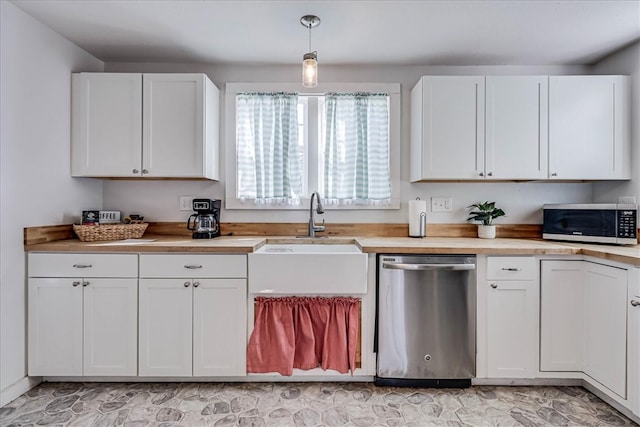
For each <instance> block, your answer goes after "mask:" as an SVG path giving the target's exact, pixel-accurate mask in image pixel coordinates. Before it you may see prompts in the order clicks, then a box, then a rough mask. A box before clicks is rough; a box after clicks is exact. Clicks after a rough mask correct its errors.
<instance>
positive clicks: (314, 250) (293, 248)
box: [254, 243, 362, 254]
mask: <svg viewBox="0 0 640 427" xmlns="http://www.w3.org/2000/svg"><path fill="white" fill-rule="evenodd" d="M254 253H256V254H265V253H266V254H283V253H292V254H336V253H340V254H360V253H362V251H361V250H360V248H359V247H357V246H356V245H354V244H302V243H284V244H278V243H267V244H266V245H264V246H262V247H261V248H260V249H258V250H257V251H255V252H254Z"/></svg>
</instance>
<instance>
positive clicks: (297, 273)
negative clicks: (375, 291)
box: [248, 243, 367, 295]
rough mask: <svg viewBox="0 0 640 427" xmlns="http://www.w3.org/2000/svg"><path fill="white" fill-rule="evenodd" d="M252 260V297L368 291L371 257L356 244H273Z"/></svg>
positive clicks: (268, 245) (251, 258) (265, 246)
mask: <svg viewBox="0 0 640 427" xmlns="http://www.w3.org/2000/svg"><path fill="white" fill-rule="evenodd" d="M248 257H249V293H250V294H272V295H321V294H332V295H340V294H342V295H353V294H364V293H366V292H367V254H363V253H362V251H361V250H360V248H358V246H356V245H354V244H330V243H326V244H324V243H314V244H304V243H284V244H278V243H270V244H266V245H264V246H262V247H261V248H260V249H258V250H257V251H255V252H254V253H250V254H249V256H248Z"/></svg>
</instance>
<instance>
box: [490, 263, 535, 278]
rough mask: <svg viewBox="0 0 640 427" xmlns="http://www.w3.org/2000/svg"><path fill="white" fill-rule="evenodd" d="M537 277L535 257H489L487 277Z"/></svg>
mask: <svg viewBox="0 0 640 427" xmlns="http://www.w3.org/2000/svg"><path fill="white" fill-rule="evenodd" d="M535 278H536V260H535V258H534V257H488V258H487V279H489V280H534V279H535Z"/></svg>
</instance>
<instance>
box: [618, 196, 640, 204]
mask: <svg viewBox="0 0 640 427" xmlns="http://www.w3.org/2000/svg"><path fill="white" fill-rule="evenodd" d="M618 203H619V204H621V205H635V204H636V197H635V196H621V197H618Z"/></svg>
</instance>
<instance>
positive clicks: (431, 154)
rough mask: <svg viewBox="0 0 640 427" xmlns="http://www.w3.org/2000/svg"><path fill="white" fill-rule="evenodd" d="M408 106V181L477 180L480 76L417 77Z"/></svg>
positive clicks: (479, 167) (481, 152)
mask: <svg viewBox="0 0 640 427" xmlns="http://www.w3.org/2000/svg"><path fill="white" fill-rule="evenodd" d="M411 107H412V111H411V120H412V123H411V133H412V135H411V138H412V141H411V144H412V157H414V158H413V160H412V171H411V180H412V181H419V180H421V179H444V180H447V179H482V178H483V175H484V77H482V76H480V77H478V76H427V77H422V79H421V80H420V81H419V82H418V84H417V85H416V86H415V87H414V89H413V91H412V93H411Z"/></svg>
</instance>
